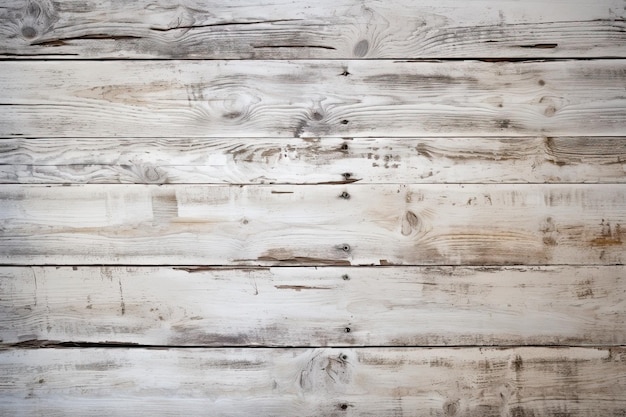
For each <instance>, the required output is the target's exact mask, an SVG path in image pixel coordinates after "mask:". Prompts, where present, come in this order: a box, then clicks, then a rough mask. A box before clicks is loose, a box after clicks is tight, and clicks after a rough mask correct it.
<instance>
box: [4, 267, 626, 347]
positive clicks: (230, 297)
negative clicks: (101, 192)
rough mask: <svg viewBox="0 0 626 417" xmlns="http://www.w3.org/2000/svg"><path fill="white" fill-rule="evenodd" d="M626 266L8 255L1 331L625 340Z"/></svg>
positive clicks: (92, 338)
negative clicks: (74, 262) (25, 263)
mask: <svg viewBox="0 0 626 417" xmlns="http://www.w3.org/2000/svg"><path fill="white" fill-rule="evenodd" d="M625 272H626V268H625V267H624V266H601V267H563V266H558V267H508V268H501V267H428V268H421V267H420V268H417V267H412V268H407V267H393V268H380V267H376V268H374V267H370V268H354V267H351V268H335V267H327V268H301V267H298V268H261V269H258V268H248V269H234V268H228V269H223V268H198V267H187V268H185V267H179V268H154V267H151V268H137V267H101V268H98V267H75V268H71V267H61V268H58V267H57V268H53V267H44V268H41V267H24V268H16V267H13V268H6V267H5V268H0V294H5V295H9V296H8V297H7V296H5V297H2V299H1V300H0V342H1V343H4V344H13V343H24V342H28V343H30V344H33V343H36V341H39V342H37V343H50V342H46V341H57V342H62V343H65V342H81V343H83V342H87V343H129V344H141V345H161V346H164V345H174V346H223V345H227V346H250V345H254V346H348V345H349V346H364V345H370V346H372V345H373V346H416V345H417V346H432V345H438V346H441V345H452V346H459V345H482V346H489V345H500V346H503V345H527V344H530V345H543V344H548V345H558V344H566V345H571V344H576V345H597V344H602V345H616V344H618V345H619V344H626V279H624V276H625ZM348 329H349V331H348ZM52 343H54V342H52Z"/></svg>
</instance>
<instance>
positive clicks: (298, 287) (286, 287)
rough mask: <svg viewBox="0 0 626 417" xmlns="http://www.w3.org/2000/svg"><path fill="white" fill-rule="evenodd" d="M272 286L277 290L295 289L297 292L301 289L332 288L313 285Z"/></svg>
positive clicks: (330, 288)
mask: <svg viewBox="0 0 626 417" xmlns="http://www.w3.org/2000/svg"><path fill="white" fill-rule="evenodd" d="M274 288H276V289H279V290H295V291H298V292H300V291H302V290H332V287H315V286H310V285H274Z"/></svg>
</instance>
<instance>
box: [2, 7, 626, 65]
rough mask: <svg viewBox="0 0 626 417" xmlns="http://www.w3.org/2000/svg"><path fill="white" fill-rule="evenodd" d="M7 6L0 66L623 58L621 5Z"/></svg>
mask: <svg viewBox="0 0 626 417" xmlns="http://www.w3.org/2000/svg"><path fill="white" fill-rule="evenodd" d="M176 3H177V4H172V2H168V1H166V0H156V1H154V0H140V1H132V2H123V1H114V2H111V1H103V0H88V1H77V0H73V1H63V2H53V1H49V0H30V1H29V0H5V1H4V2H3V4H2V7H1V8H0V28H1V30H0V44H1V45H2V46H1V48H0V56H4V57H17V58H21V59H25V58H30V57H35V58H41V57H54V58H210V59H214V58H219V59H233V58H234V59H242V58H243V59H257V58H262V59H268V58H270V59H274V58H280V59H294V58H344V59H345V58H433V57H435V58H444V57H453V58H475V57H606V56H620V57H624V56H626V50H625V49H624V43H625V42H626V35H625V33H626V30H625V28H626V26H625V24H624V17H625V16H626V12H625V8H624V3H623V1H620V0H594V1H586V0H569V1H550V2H545V1H542V0H524V1H497V0H473V1H460V0H426V1H419V2H416V1H411V0H393V1H385V2H367V3H363V2H359V1H356V0H320V1H316V2H313V3H311V2H310V1H306V0H297V1H292V2H289V3H288V4H286V3H281V2H276V1H273V0H267V1H262V2H260V1H257V0H246V1H237V2H234V3H233V2H223V1H222V2H220V1H216V0H211V1H198V0H185V1H180V2H176Z"/></svg>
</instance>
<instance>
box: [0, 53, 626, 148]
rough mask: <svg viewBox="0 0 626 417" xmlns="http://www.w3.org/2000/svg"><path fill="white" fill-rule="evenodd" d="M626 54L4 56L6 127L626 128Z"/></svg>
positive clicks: (66, 130)
mask: <svg viewBox="0 0 626 417" xmlns="http://www.w3.org/2000/svg"><path fill="white" fill-rule="evenodd" d="M625 62H626V61H623V60H617V61H616V60H597V61H558V62H525V63H502V62H501V63H487V62H476V61H468V62H444V63H442V62H439V63H433V62H407V61H399V62H392V61H380V62H376V65H372V63H371V62H368V61H296V62H286V61H263V62H261V61H134V62H127V61H108V62H64V61H54V62H47V61H37V62H27V61H17V62H11V61H7V62H1V63H0V90H2V92H3V97H2V102H1V103H0V104H2V105H3V109H2V112H0V136H19V135H22V136H35V137H37V136H44V137H65V136H67V137H76V136H86V137H94V136H98V137H116V136H117V137H133V136H134V137H220V138H225V137H242V136H243V137H267V136H272V137H304V136H307V137H317V136H325V137H332V136H341V137H346V136H359V137H364V136H367V137H374V136H386V137H391V136H409V137H415V136H453V137H454V136H457V137H458V136H497V137H501V136H529V135H531V136H534V135H540V136H585V135H590V136H615V135H618V136H621V135H623V133H624V131H625V130H626V97H625V96H624V88H623V86H624V85H625V84H626V66H625V65H624V64H625ZM345 71H348V72H349V73H350V74H349V75H343V74H344V73H345Z"/></svg>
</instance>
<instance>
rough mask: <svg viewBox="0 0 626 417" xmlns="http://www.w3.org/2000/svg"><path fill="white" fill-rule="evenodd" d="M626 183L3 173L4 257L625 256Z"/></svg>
mask: <svg viewBox="0 0 626 417" xmlns="http://www.w3.org/2000/svg"><path fill="white" fill-rule="evenodd" d="M624 224H626V187H624V185H620V184H594V185H541V184H535V185H526V184H519V185H516V186H515V187H511V186H509V185H469V184H468V185H462V184H459V185H434V184H423V185H358V184H350V185H293V186H288V185H273V186H269V185H268V186H261V185H256V186H217V185H213V186H210V185H204V186H200V185H177V186H174V185H171V186H170V185H163V186H156V185H152V186H150V185H119V184H118V185H77V186H60V185H57V186H35V185H33V186H30V185H3V186H2V187H0V229H1V230H2V234H1V235H0V263H3V264H15V265H47V264H50V265H80V264H105V265H290V264H292V265H294V264H295V265H334V266H341V265H344V266H345V265H372V264H374V265H394V264H395V265H420V264H424V265H426V264H427V265H433V264H437V265H468V264H473V265H496V264H497V265H510V264H531V265H541V264H543V265H548V264H573V265H584V264H604V265H606V264H616V263H618V264H619V263H623V262H624V253H625V252H624V242H626V236H624V234H625V233H626V231H625V229H624V227H623V226H622V225H624Z"/></svg>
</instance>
